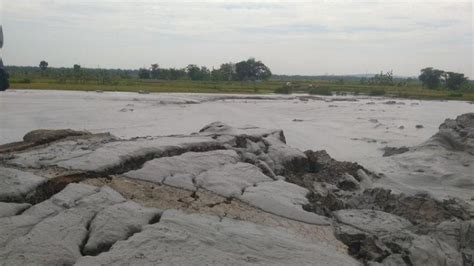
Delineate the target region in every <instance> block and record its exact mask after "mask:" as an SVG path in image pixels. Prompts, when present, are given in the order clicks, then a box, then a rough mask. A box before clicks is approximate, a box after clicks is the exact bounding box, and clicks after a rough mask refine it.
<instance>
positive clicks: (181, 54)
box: [0, 0, 474, 79]
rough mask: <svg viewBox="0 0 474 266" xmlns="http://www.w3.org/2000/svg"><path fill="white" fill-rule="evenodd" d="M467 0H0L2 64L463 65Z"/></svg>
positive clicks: (299, 68) (469, 68)
mask: <svg viewBox="0 0 474 266" xmlns="http://www.w3.org/2000/svg"><path fill="white" fill-rule="evenodd" d="M472 15H473V5H472V3H471V2H470V1H467V2H460V1H449V2H447V1H436V2H433V1H430V2H428V1H416V2H415V1H410V2H407V1H405V2H400V1H398V2H394V1H371V2H360V1H312V2H277V1H246V2H242V1H208V2H204V1H200V2H190V1H146V0H138V1H132V0H130V1H128V0H120V1H117V0H96V1H91V0H71V1H67V0H0V23H1V24H2V25H3V31H4V37H5V44H4V49H3V50H2V52H1V55H2V57H3V61H4V63H5V64H7V65H35V66H36V65H38V64H39V61H41V60H46V61H48V62H49V65H50V66H55V67H59V66H68V67H71V66H72V65H73V64H76V63H78V64H80V65H82V66H83V67H106V68H139V67H144V66H149V65H150V64H151V63H158V64H159V65H160V66H161V67H184V66H186V65H188V64H190V63H193V64H197V65H206V66H208V67H210V68H212V67H213V66H214V67H218V66H219V65H220V64H221V63H223V62H229V61H232V62H236V61H239V60H242V59H246V58H248V57H255V58H256V59H258V60H262V61H263V62H264V63H265V64H267V65H268V66H269V67H270V68H271V70H272V71H273V72H274V73H276V74H301V75H308V74H314V75H321V74H365V73H375V72H380V71H381V70H383V71H387V70H391V69H393V71H394V74H395V75H417V74H418V73H419V70H420V69H421V68H423V67H426V66H433V67H435V68H440V69H443V70H451V71H455V72H462V73H464V74H466V75H468V76H469V77H470V78H471V79H472V78H473V77H474V71H473V48H472V47H473V24H472V22H473V21H472Z"/></svg>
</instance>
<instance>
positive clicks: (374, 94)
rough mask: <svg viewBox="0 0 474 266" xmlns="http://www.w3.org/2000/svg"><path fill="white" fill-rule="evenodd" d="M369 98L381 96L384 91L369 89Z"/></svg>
mask: <svg viewBox="0 0 474 266" xmlns="http://www.w3.org/2000/svg"><path fill="white" fill-rule="evenodd" d="M369 95H370V96H383V95H385V90H384V89H371V90H370V91H369Z"/></svg>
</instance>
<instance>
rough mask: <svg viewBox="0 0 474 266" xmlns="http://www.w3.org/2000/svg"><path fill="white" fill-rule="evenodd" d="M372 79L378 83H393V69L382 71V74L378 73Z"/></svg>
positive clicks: (372, 81)
mask: <svg viewBox="0 0 474 266" xmlns="http://www.w3.org/2000/svg"><path fill="white" fill-rule="evenodd" d="M370 81H371V83H373V84H377V85H393V71H387V73H383V71H380V74H376V75H375V76H374V77H373V78H371V80H370Z"/></svg>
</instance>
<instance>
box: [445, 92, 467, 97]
mask: <svg viewBox="0 0 474 266" xmlns="http://www.w3.org/2000/svg"><path fill="white" fill-rule="evenodd" d="M463 95H464V94H462V93H460V92H450V93H449V94H448V97H462V96H463Z"/></svg>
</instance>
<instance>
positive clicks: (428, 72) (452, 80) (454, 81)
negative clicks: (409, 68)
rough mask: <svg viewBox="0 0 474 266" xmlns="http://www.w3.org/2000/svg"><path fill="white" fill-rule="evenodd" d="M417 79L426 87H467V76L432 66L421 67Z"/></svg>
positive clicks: (456, 88)
mask: <svg viewBox="0 0 474 266" xmlns="http://www.w3.org/2000/svg"><path fill="white" fill-rule="evenodd" d="M420 72H421V74H420V75H419V76H418V79H419V80H420V81H421V83H422V84H423V87H425V88H428V89H439V88H446V89H449V90H459V89H464V88H466V89H467V88H469V82H468V79H467V77H465V76H464V74H462V73H455V72H450V71H444V70H440V69H435V68H432V67H427V68H423V69H422V70H421V71H420Z"/></svg>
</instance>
